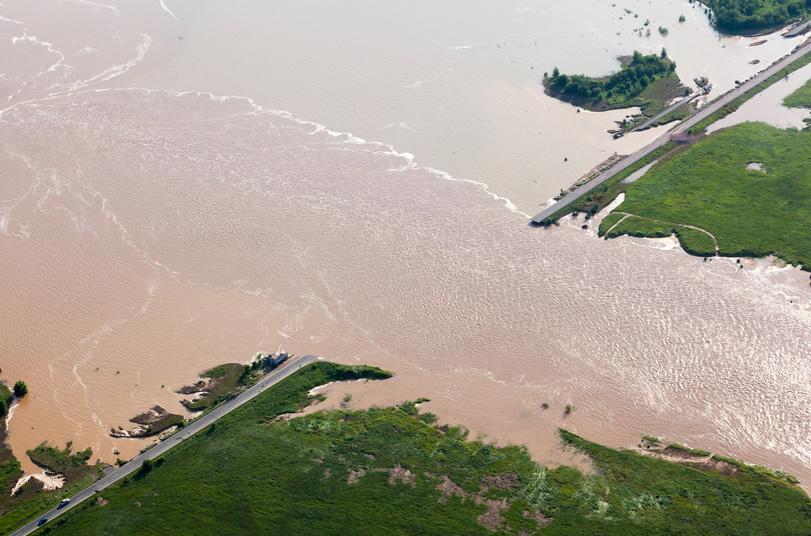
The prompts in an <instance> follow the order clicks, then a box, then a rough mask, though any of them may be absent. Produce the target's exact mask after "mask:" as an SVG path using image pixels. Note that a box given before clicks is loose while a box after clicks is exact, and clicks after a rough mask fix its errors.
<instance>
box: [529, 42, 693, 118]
mask: <svg viewBox="0 0 811 536" xmlns="http://www.w3.org/2000/svg"><path fill="white" fill-rule="evenodd" d="M675 70H676V64H675V63H674V62H672V61H671V60H670V59H669V58H668V57H667V53H666V52H665V51H664V50H662V53H661V54H659V55H657V54H650V55H642V54H641V53H639V52H634V53H633V55H632V56H630V57H629V58H623V62H622V68H621V69H620V70H619V71H618V72H616V73H613V74H611V75H609V76H606V77H601V78H592V77H589V76H585V75H582V74H575V75H566V74H561V73H560V71H559V70H558V68H557V67H555V69H554V70H553V71H552V75H551V76H549V77H546V78H544V87H545V88H546V90H547V92H548V93H549V94H550V95H552V96H553V97H555V98H558V99H561V100H563V101H566V102H570V103H572V104H575V105H578V106H582V107H583V108H586V109H588V110H594V111H603V110H610V109H615V108H628V107H631V106H640V107H641V108H642V112H643V113H644V114H646V115H653V114H654V113H656V112H658V111H659V110H661V109H662V108H664V106H665V105H666V104H667V103H668V102H669V101H670V100H671V99H673V98H674V97H678V96H682V95H685V92H686V91H687V89H686V88H685V87H684V86H682V85H681V82H680V81H679V78H678V76H676V73H675Z"/></svg>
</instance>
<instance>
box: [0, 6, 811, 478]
mask: <svg viewBox="0 0 811 536" xmlns="http://www.w3.org/2000/svg"><path fill="white" fill-rule="evenodd" d="M546 4H548V2H534V3H533V2H527V3H521V4H512V3H509V2H506V3H503V4H502V3H498V4H490V3H486V2H475V3H473V4H471V3H470V2H465V3H464V4H463V3H455V4H454V3H451V4H446V5H445V6H444V7H438V6H436V4H435V3H417V4H414V5H413V6H412V5H411V4H409V7H408V9H406V8H405V7H404V6H398V5H397V4H393V3H380V2H374V3H372V2H356V3H355V5H352V6H347V5H346V4H344V3H340V4H339V3H331V2H324V1H321V2H258V1H257V2H244V6H243V5H242V4H240V5H241V6H242V9H236V8H234V7H233V5H234V4H233V3H231V2H219V3H217V2H191V1H179V0H178V1H176V2H175V1H171V0H165V1H163V2H162V1H155V2H140V3H132V2H120V3H115V4H113V3H112V2H109V3H108V2H105V3H99V2H92V1H89V0H75V1H62V2H56V1H54V2H39V3H36V4H34V3H30V2H27V1H23V0H18V1H13V0H5V1H3V2H2V3H0V73H2V76H0V91H2V94H0V97H2V99H3V102H4V103H3V104H2V105H0V273H2V278H0V298H1V299H0V366H1V367H2V375H3V377H4V378H7V379H12V380H13V379H16V378H24V379H25V380H26V381H27V382H28V384H29V387H30V392H31V394H30V395H29V396H28V397H26V399H24V400H23V402H22V403H21V404H20V405H19V406H18V407H16V408H15V410H14V413H13V416H12V418H11V420H10V437H9V440H10V443H11V445H12V448H13V449H14V451H15V453H16V454H17V455H18V456H19V457H21V458H22V459H23V460H24V461H25V463H26V464H27V468H29V469H32V467H31V466H30V463H29V462H27V461H26V458H25V456H24V454H23V453H24V451H25V450H26V449H27V448H31V447H32V446H34V445H36V444H37V443H39V442H40V441H42V440H48V441H50V442H51V443H53V444H57V445H61V444H63V443H64V442H65V441H66V440H72V441H73V442H74V444H75V445H76V446H86V445H90V446H92V447H93V448H94V451H95V452H96V454H97V455H98V456H99V457H101V458H103V459H105V460H108V461H109V460H113V459H115V455H114V454H113V449H114V448H117V449H118V450H120V451H121V455H122V457H126V456H127V455H130V454H132V453H133V452H135V451H137V450H138V449H140V448H142V447H143V445H144V444H143V442H140V441H132V440H122V439H113V438H110V437H109V436H108V435H107V433H108V431H109V429H110V428H111V427H113V426H118V425H124V424H126V422H127V419H128V418H130V417H131V416H133V415H134V414H135V413H137V412H139V411H141V410H143V409H145V408H146V407H148V406H151V405H153V404H154V403H160V404H161V405H163V406H164V407H166V408H169V409H172V410H178V411H179V409H180V406H179V404H178V399H179V395H176V394H175V393H174V390H175V389H177V388H178V387H179V386H181V385H183V384H185V383H188V382H189V381H191V380H193V379H194V376H195V375H196V373H197V372H199V371H201V370H204V369H205V368H207V367H209V366H212V365H215V364H218V363H222V362H226V361H244V360H247V359H249V358H250V356H251V355H252V354H253V353H254V352H256V351H258V350H269V351H274V350H277V349H285V350H288V351H292V352H296V353H317V354H321V355H324V356H327V357H329V358H331V359H336V360H339V361H342V362H348V363H360V362H363V363H372V364H377V365H380V366H383V367H386V368H389V369H391V370H393V371H394V372H395V373H396V377H395V378H394V379H392V380H389V381H387V382H385V383H381V384H372V383H370V384H356V385H352V386H347V387H346V390H347V391H352V392H354V393H356V397H354V398H353V401H354V402H355V403H357V404H358V405H368V404H375V403H377V404H383V403H393V402H398V401H401V400H403V399H406V398H411V399H415V398H417V397H423V396H424V397H428V398H430V399H431V402H430V403H429V404H428V405H427V408H428V409H430V410H431V411H435V412H437V413H438V414H439V415H440V417H441V419H442V420H444V421H448V422H453V423H463V424H465V425H467V426H468V427H470V428H471V430H472V431H473V432H474V433H477V434H478V433H480V434H484V435H486V436H488V437H489V438H491V439H494V440H498V441H516V442H521V443H525V444H527V445H528V446H529V448H530V450H531V451H532V452H533V454H534V455H535V456H536V457H537V458H538V459H539V460H542V461H553V462H554V461H559V460H561V459H563V458H564V457H565V456H564V454H562V453H560V452H559V451H558V450H557V449H556V441H555V435H554V430H555V428H556V427H558V426H565V427H567V428H569V429H572V430H574V431H577V432H579V433H581V434H583V435H585V436H586V437H589V438H592V439H595V440H599V441H602V442H605V443H608V444H612V445H617V446H627V445H631V444H633V443H634V442H635V440H636V439H637V438H638V436H639V435H641V434H644V433H651V434H656V435H664V436H666V437H668V438H670V439H673V440H678V441H682V442H687V443H690V444H694V445H697V446H698V445H700V446H702V447H704V448H710V449H717V450H719V451H721V452H724V453H729V454H733V455H737V456H741V457H744V458H746V459H747V460H750V461H754V462H761V463H767V464H769V465H773V466H777V467H781V468H784V469H787V470H789V471H791V472H794V473H796V474H798V475H799V476H801V477H803V478H806V479H807V477H809V476H811V447H809V439H811V404H809V402H811V361H810V360H809V358H810V357H811V349H809V345H808V341H809V340H811V291H809V288H808V283H807V274H804V273H802V272H799V271H798V270H796V269H793V268H783V267H779V266H777V265H776V264H774V263H771V262H768V261H759V262H748V261H747V263H746V269H743V270H741V269H738V268H737V266H736V264H735V261H734V260H723V259H722V260H713V261H711V262H707V263H704V262H701V260H700V259H696V258H693V257H689V256H687V255H685V254H684V253H683V252H681V251H680V250H678V249H677V248H673V247H672V245H671V244H670V243H669V242H668V241H658V242H657V241H637V240H632V239H619V240H612V241H608V242H605V241H600V240H598V239H597V238H596V236H595V235H594V233H593V231H591V230H589V231H584V230H581V229H580V226H579V222H578V223H571V222H565V223H564V224H563V225H561V226H560V227H559V228H554V229H551V230H547V231H542V230H538V229H533V228H530V227H528V226H527V225H526V223H527V220H526V217H525V216H524V215H523V214H522V212H527V211H530V210H532V209H533V207H535V206H537V205H538V203H540V202H543V201H544V200H545V199H548V198H549V197H551V195H553V194H554V193H555V192H556V191H557V189H559V188H560V187H561V186H563V185H566V184H568V183H569V182H571V180H573V179H574V178H576V175H577V174H579V173H582V172H583V171H585V170H587V169H588V168H589V167H591V166H592V165H594V164H596V163H597V162H598V161H600V160H602V158H604V157H605V156H607V155H608V154H611V153H612V152H614V151H619V152H627V151H628V150H629V149H633V148H635V147H637V146H639V145H641V144H642V143H644V142H645V141H646V140H647V139H650V137H652V136H654V135H655V133H647V134H643V135H641V136H640V137H636V138H634V137H629V138H627V139H625V140H623V141H622V143H623V144H625V145H616V146H615V145H612V141H611V140H610V137H608V136H607V135H606V134H605V132H604V130H605V129H606V128H609V127H610V126H611V120H612V117H621V116H622V115H624V113H625V112H618V113H616V114H614V115H613V116H612V115H608V116H604V115H599V114H576V111H574V110H573V109H572V108H571V107H566V106H562V105H559V104H557V103H554V102H553V101H551V100H549V99H547V98H546V97H545V96H544V95H543V94H542V93H541V92H540V91H538V88H537V82H538V78H539V77H540V75H542V71H543V70H544V69H546V68H548V66H549V65H550V64H553V62H556V63H558V64H559V65H560V66H561V67H562V68H565V69H567V70H571V69H575V70H584V71H590V72H591V73H592V74H597V73H598V72H605V71H608V70H610V69H611V68H612V67H613V66H615V59H614V58H615V56H616V55H617V54H619V53H621V52H622V51H623V50H625V51H627V50H626V49H627V48H628V47H636V48H643V46H644V47H647V49H649V50H658V49H660V48H661V46H662V45H663V43H664V44H665V45H666V46H668V50H670V54H671V56H672V57H674V59H675V60H676V61H677V62H678V63H679V65H680V66H683V67H680V69H684V73H680V74H682V77H683V78H686V79H689V78H692V76H697V75H698V74H701V73H702V72H705V73H707V74H709V75H710V76H711V78H714V79H715V80H717V81H718V83H719V84H720V85H721V86H722V88H723V86H724V84H727V85H729V84H731V83H733V82H734V79H735V78H745V77H746V76H748V74H751V72H752V71H754V70H755V69H756V67H754V66H751V65H749V63H748V61H750V60H751V59H752V54H755V52H753V50H757V55H758V56H759V57H760V58H762V59H763V60H768V59H769V58H771V59H773V58H775V57H777V56H780V55H782V54H783V53H785V51H786V50H788V49H790V48H791V47H792V46H793V45H794V44H796V43H794V42H791V41H787V40H782V38H780V37H778V36H771V37H770V38H769V41H768V42H767V43H766V44H765V45H762V46H760V47H749V46H748V45H749V44H750V43H751V41H752V40H746V39H731V38H720V37H719V36H717V35H715V34H714V33H713V32H712V31H711V30H710V29H709V28H708V27H707V25H706V20H705V19H704V18H703V15H702V14H701V12H700V10H697V9H695V8H693V7H692V6H693V5H692V4H689V3H687V2H662V3H661V5H658V6H657V7H656V8H653V7H651V6H650V5H645V6H642V5H641V3H639V2H625V3H623V2H617V3H616V6H613V5H610V4H609V3H607V2H605V1H600V0H596V1H590V2H581V3H577V4H576V6H577V7H572V10H573V13H574V14H572V12H569V11H565V12H564V10H563V9H562V8H549V7H544V6H546ZM626 4H627V5H626ZM581 5H582V6H587V7H582V6H581ZM569 7H571V6H569ZM625 8H627V9H628V10H629V11H631V14H628V13H626V12H625V11H624V9H625ZM567 9H568V7H567ZM637 11H638V12H639V17H634V13H635V12H637ZM427 13H432V14H433V17H422V18H421V17H419V16H418V15H419V14H423V15H425V14H427ZM681 13H684V14H685V15H687V22H686V23H684V26H683V27H678V23H677V22H676V21H677V19H678V15H679V14H681ZM620 17H621V18H622V19H621V20H620ZM648 18H649V19H650V21H651V22H650V25H651V26H652V27H654V28H656V27H658V26H660V25H668V26H670V32H669V34H668V37H662V36H660V35H659V34H658V32H656V31H654V32H653V33H654V34H655V35H654V36H651V37H645V36H644V34H642V35H641V36H634V35H633V34H632V33H631V30H633V29H634V28H636V27H643V28H644V26H643V23H644V20H645V19H648ZM617 32H620V35H614V34H616V33H617ZM667 40H669V41H667ZM696 43H703V44H705V45H706V46H705V47H704V49H703V51H704V56H703V57H702V61H698V60H697V59H696V58H697V53H696V52H695V51H694V48H695V47H697V45H696ZM398 51H399V54H400V55H399V56H398V55H396V54H395V53H396V52H398ZM464 54H469V55H470V56H464ZM530 67H534V69H531V68H530ZM500 69H501V70H500ZM418 82H419V83H418ZM432 85H433V86H435V87H432ZM229 95H232V96H229ZM283 110H290V111H283ZM617 114H618V115H617ZM324 125H327V126H324ZM407 127H408V128H407ZM490 127H492V128H490ZM331 129H334V130H331ZM350 131H351V132H353V133H352V134H350V133H349V132H350ZM536 131H540V134H537V133H536ZM361 136H362V137H361ZM367 140H379V141H367ZM563 154H568V155H569V156H570V162H571V168H565V167H563V164H562V163H561V162H562V155H563ZM601 155H604V156H601ZM440 169H442V170H444V171H440ZM564 170H565V173H564ZM528 178H531V180H528ZM528 185H529V186H528ZM544 403H547V404H549V409H544V407H543V404H544ZM566 404H572V405H573V406H574V407H575V410H574V412H573V413H572V414H571V415H569V416H568V417H564V415H563V413H564V412H563V408H564V406H565V405H566Z"/></svg>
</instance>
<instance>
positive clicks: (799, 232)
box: [602, 123, 811, 269]
mask: <svg viewBox="0 0 811 536" xmlns="http://www.w3.org/2000/svg"><path fill="white" fill-rule="evenodd" d="M749 164H758V165H757V166H756V167H757V168H760V169H748V168H747V166H749ZM617 211H619V212H625V213H630V214H634V215H636V216H640V217H637V218H635V217H631V218H626V219H625V220H623V221H622V223H620V224H619V225H618V226H616V227H614V229H613V230H612V231H611V232H610V233H608V236H609V237H611V236H619V235H621V234H629V235H633V236H652V237H655V236H663V235H669V234H670V230H671V229H675V231H676V234H677V235H678V236H679V238H680V240H681V241H682V242H683V245H684V246H685V249H686V250H687V251H689V252H691V253H695V254H699V255H712V254H714V242H713V241H712V238H711V237H709V236H708V235H707V234H705V233H702V232H700V231H696V230H691V229H686V228H683V227H680V225H692V226H695V227H699V228H701V229H704V230H706V231H708V232H709V233H711V234H712V235H714V236H715V238H716V239H717V241H718V247H719V252H720V254H721V255H725V256H747V257H763V256H766V255H770V254H773V255H776V256H777V257H780V258H781V259H783V260H785V261H787V262H789V263H792V264H802V265H803V266H804V267H806V269H811V233H809V232H808V230H809V229H811V132H807V131H797V130H793V129H789V130H783V129H779V128H775V127H772V126H770V125H766V124H764V123H743V124H740V125H736V126H734V127H730V128H728V129H724V130H722V131H719V132H717V133H715V134H713V135H712V136H708V137H706V138H704V139H702V140H700V141H699V142H697V143H696V144H695V145H692V146H691V147H690V148H689V149H687V150H686V151H684V152H682V153H680V154H678V155H676V156H674V157H672V158H670V159H668V160H667V161H665V162H662V163H660V164H659V165H657V166H654V167H653V168H651V170H650V171H648V173H646V174H645V176H644V177H643V178H642V179H640V180H639V181H637V182H635V183H633V184H631V185H629V187H628V188H626V197H625V201H624V202H623V203H622V204H621V205H620V206H619V207H617ZM612 222H613V223H616V221H614V220H613V219H612V220H609V222H607V223H605V224H604V225H603V228H602V232H606V231H608V227H609V226H610V225H609V224H612Z"/></svg>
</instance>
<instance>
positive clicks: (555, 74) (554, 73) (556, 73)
mask: <svg viewBox="0 0 811 536" xmlns="http://www.w3.org/2000/svg"><path fill="white" fill-rule="evenodd" d="M558 76H560V69H558V68H557V67H555V68H554V69H552V78H557V77H558Z"/></svg>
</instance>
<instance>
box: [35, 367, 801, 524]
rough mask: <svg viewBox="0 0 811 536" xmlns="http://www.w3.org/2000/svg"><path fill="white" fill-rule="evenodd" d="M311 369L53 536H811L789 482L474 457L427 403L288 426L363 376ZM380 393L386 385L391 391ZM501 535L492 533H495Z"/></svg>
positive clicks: (750, 472) (618, 461) (507, 455)
mask: <svg viewBox="0 0 811 536" xmlns="http://www.w3.org/2000/svg"><path fill="white" fill-rule="evenodd" d="M346 371H347V368H346V367H340V366H337V365H332V364H328V363H319V364H316V365H312V366H310V367H308V368H306V369H305V370H303V371H302V372H300V373H298V374H296V375H294V376H292V377H290V378H288V379H286V380H285V381H283V382H281V383H280V384H279V385H277V386H276V387H274V388H273V389H271V390H269V391H267V392H266V393H264V394H263V395H262V396H260V397H257V398H256V399H255V400H253V401H252V402H251V403H250V404H248V405H246V406H244V407H242V408H240V409H238V410H236V411H234V412H233V413H231V414H229V415H228V416H226V417H225V418H223V419H221V420H220V421H219V422H217V423H215V424H214V425H213V426H212V427H210V428H208V429H207V430H206V431H204V432H202V433H201V434H199V435H198V436H196V437H194V438H192V439H191V440H189V441H187V442H184V443H183V444H182V445H181V446H179V447H177V448H175V449H173V450H172V451H171V452H169V453H168V454H167V455H166V456H165V457H164V459H165V461H164V463H162V464H155V465H154V468H153V469H152V470H151V471H150V472H148V473H146V474H142V475H140V476H134V477H132V478H130V479H128V480H126V481H125V482H124V483H122V484H120V485H118V486H115V487H114V488H112V489H109V490H105V491H104V492H102V493H101V494H100V495H99V497H98V498H97V500H96V501H91V502H88V503H87V504H84V505H82V506H80V507H78V508H77V509H76V510H74V511H71V512H70V513H68V514H67V515H66V516H64V518H63V519H60V520H56V521H55V522H54V524H53V525H52V526H46V529H45V532H52V533H55V534H81V535H87V534H116V535H121V534H139V535H141V534H160V535H164V534H251V533H255V534H291V535H296V534H307V535H310V534H319V535H332V534H340V535H345V534H353V535H354V534H361V535H362V534H381V535H382V534H385V535H390V534H394V535H406V534H424V535H432V534H437V535H440V534H441V535H448V534H465V535H468V534H470V535H476V534H480V535H485V534H527V535H528V534H553V535H556V534H567V535H589V534H593V535H598V534H599V535H635V534H639V535H643V534H644V535H650V534H687V535H690V534H695V535H698V534H701V535H704V534H718V535H723V534H736V535H749V534H752V535H754V534H767V533H771V534H783V535H794V534H796V535H807V534H809V533H810V532H811V502H809V499H808V497H807V496H806V495H805V494H804V493H803V492H802V491H801V490H800V489H799V488H796V487H795V486H793V485H791V484H789V483H787V482H786V480H784V479H783V478H781V477H780V476H779V475H775V474H773V473H770V472H768V471H765V470H760V469H754V468H750V467H748V466H745V465H740V464H738V465H730V466H729V467H731V468H733V469H732V470H731V471H728V472H726V473H725V474H722V473H720V472H715V471H711V470H706V469H701V468H694V467H687V466H684V465H677V464H673V463H669V462H665V461H661V460H659V459H655V458H651V457H646V456H641V455H638V454H634V453H631V452H625V451H617V450H614V449H610V448H606V447H601V446H599V445H596V444H594V443H591V442H588V441H586V440H584V439H582V438H580V437H578V436H575V435H573V434H569V433H568V432H562V439H563V441H565V442H566V443H568V444H569V445H570V446H571V448H576V449H579V450H581V451H582V452H583V453H585V454H586V455H588V456H589V457H591V459H592V460H593V461H594V464H595V466H596V468H597V471H596V473H595V474H592V475H587V476H584V475H583V474H581V473H580V472H579V471H577V470H576V469H573V468H570V467H559V468H556V469H548V468H545V467H542V466H539V465H538V464H536V463H535V462H533V461H532V460H531V459H530V457H529V456H528V454H527V452H526V450H525V449H523V448H520V447H515V446H508V447H504V448H498V447H495V446H493V445H490V444H486V443H482V442H479V441H471V440H469V438H468V437H467V434H466V433H465V431H464V430H463V429H460V428H455V427H447V426H437V424H436V422H435V418H434V417H433V416H432V415H430V414H420V413H419V412H418V411H417V407H416V405H415V404H413V403H405V404H403V405H401V406H399V407H390V408H373V409H371V410H369V411H348V410H340V411H337V410H336V411H328V412H318V413H314V414H311V415H308V416H306V417H298V418H295V419H292V420H280V419H277V418H276V417H277V416H279V415H281V414H284V413H290V412H295V411H297V410H299V409H300V408H301V407H302V406H304V405H306V404H307V403H308V396H307V391H308V390H309V389H311V388H312V387H314V386H317V385H320V384H323V383H326V382H329V381H333V380H336V379H347V377H350V378H351V377H364V376H369V375H370V374H367V373H366V372H365V371H364V369H360V370H357V371H356V372H355V373H354V374H351V375H347V374H346ZM381 377H382V376H381ZM488 527H489V528H488Z"/></svg>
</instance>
